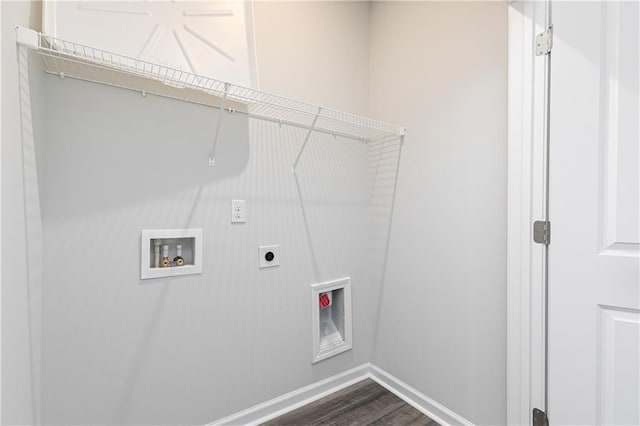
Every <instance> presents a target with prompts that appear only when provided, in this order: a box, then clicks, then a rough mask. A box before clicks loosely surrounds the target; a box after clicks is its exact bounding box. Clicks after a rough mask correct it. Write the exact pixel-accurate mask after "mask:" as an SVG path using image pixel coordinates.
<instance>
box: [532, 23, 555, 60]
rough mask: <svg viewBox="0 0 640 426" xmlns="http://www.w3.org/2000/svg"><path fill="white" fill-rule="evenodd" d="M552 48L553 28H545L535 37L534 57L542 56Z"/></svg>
mask: <svg viewBox="0 0 640 426" xmlns="http://www.w3.org/2000/svg"><path fill="white" fill-rule="evenodd" d="M552 47H553V27H549V28H547V30H546V31H544V32H541V33H540V34H538V35H537V36H536V56H544V55H546V54H548V53H549V52H551V48H552Z"/></svg>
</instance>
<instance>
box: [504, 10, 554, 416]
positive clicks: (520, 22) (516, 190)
mask: <svg viewBox="0 0 640 426" xmlns="http://www.w3.org/2000/svg"><path fill="white" fill-rule="evenodd" d="M550 7H551V1H550V0H542V1H536V2H531V1H522V0H516V1H512V2H510V4H509V11H508V15H509V16H508V20H509V30H508V37H509V47H508V58H509V59H508V67H509V69H508V160H507V161H508V173H507V176H508V189H507V195H508V198H507V199H508V201H507V424H509V425H529V424H531V422H532V411H531V410H532V409H533V408H534V407H536V408H540V409H543V410H544V408H543V407H544V404H545V313H544V312H545V311H544V309H545V302H544V297H545V296H544V291H545V281H544V280H545V276H544V275H545V267H546V265H545V252H544V247H543V246H542V245H539V244H536V243H534V242H533V230H532V224H533V222H534V221H536V220H544V217H545V207H546V189H545V185H546V177H545V170H546V161H545V156H546V147H545V145H546V144H545V141H546V139H545V116H546V111H547V105H548V99H547V95H546V86H545V70H546V65H545V60H544V57H537V56H536V55H535V36H536V34H538V33H540V32H542V31H544V30H545V29H546V28H547V26H548V21H549V14H548V13H547V11H548V10H549V8H550Z"/></svg>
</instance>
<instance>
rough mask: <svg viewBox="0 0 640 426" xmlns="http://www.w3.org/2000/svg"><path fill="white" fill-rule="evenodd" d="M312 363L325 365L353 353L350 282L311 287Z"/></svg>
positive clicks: (334, 282) (344, 280) (335, 282)
mask: <svg viewBox="0 0 640 426" xmlns="http://www.w3.org/2000/svg"><path fill="white" fill-rule="evenodd" d="M311 315H312V321H311V323H312V324H313V330H312V332H313V360H312V363H313V364H315V363H316V362H319V361H322V360H324V359H327V358H329V357H332V356H334V355H338V354H339V353H342V352H345V351H348V350H350V349H351V344H352V337H351V332H352V329H351V279H350V278H348V277H347V278H341V279H338V280H335V281H329V282H325V283H320V284H313V285H312V286H311Z"/></svg>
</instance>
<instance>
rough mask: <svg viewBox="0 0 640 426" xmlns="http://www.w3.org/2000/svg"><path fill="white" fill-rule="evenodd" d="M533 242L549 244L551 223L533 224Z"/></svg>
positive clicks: (538, 222)
mask: <svg viewBox="0 0 640 426" xmlns="http://www.w3.org/2000/svg"><path fill="white" fill-rule="evenodd" d="M533 241H534V242H535V243H538V244H545V245H549V244H551V222H549V221H548V220H537V221H535V222H533Z"/></svg>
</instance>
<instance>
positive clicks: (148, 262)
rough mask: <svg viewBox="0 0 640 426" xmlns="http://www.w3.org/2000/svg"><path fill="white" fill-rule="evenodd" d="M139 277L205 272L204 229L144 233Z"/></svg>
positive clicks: (147, 277)
mask: <svg viewBox="0 0 640 426" xmlns="http://www.w3.org/2000/svg"><path fill="white" fill-rule="evenodd" d="M140 260H141V265H140V266H141V267H140V278H141V279H143V280H145V279H149V278H161V277H173V276H177V275H190V274H199V273H201V272H202V229H154V230H143V231H142V241H141V255H140Z"/></svg>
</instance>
